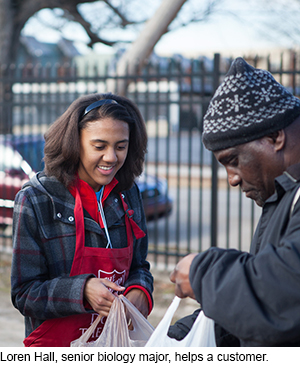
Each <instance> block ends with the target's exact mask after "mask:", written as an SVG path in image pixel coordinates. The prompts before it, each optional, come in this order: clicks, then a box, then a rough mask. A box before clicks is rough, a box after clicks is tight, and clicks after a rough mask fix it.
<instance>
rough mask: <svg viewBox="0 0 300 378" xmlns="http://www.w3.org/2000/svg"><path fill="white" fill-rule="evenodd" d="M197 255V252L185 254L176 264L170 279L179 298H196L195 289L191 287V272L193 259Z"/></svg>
mask: <svg viewBox="0 0 300 378" xmlns="http://www.w3.org/2000/svg"><path fill="white" fill-rule="evenodd" d="M196 256H197V253H191V254H189V255H187V256H185V257H184V258H183V259H182V260H181V261H179V263H178V264H177V265H176V266H175V268H174V270H173V272H172V273H171V275H170V280H171V282H173V283H174V284H175V285H176V286H175V295H177V296H178V297H179V298H186V297H190V298H193V299H195V295H194V292H193V289H192V288H191V284H190V280H189V273H190V267H191V264H192V261H193V260H194V258H195V257H196Z"/></svg>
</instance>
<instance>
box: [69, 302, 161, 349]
mask: <svg viewBox="0 0 300 378" xmlns="http://www.w3.org/2000/svg"><path fill="white" fill-rule="evenodd" d="M124 306H125V307H126V310H127V313H128V316H129V318H130V319H131V321H132V326H133V330H129V329H128V324H127V320H126V315H125V309H124ZM100 320H101V316H100V315H99V316H98V317H97V318H96V320H95V321H94V322H93V324H92V325H91V326H90V327H89V328H88V329H87V330H86V332H85V333H84V334H83V335H82V336H81V337H80V338H79V339H77V340H74V341H72V342H71V347H143V346H144V345H145V344H146V342H147V341H148V339H149V337H150V336H151V334H152V333H153V331H154V328H153V327H152V325H151V324H150V323H149V322H148V321H147V319H146V318H145V317H144V316H143V315H142V314H141V313H140V312H139V311H138V309H137V308H136V307H135V306H134V305H133V304H132V303H131V302H130V301H129V300H128V299H127V298H126V297H123V296H121V297H116V298H115V300H114V301H113V304H112V306H111V309H110V311H109V314H108V317H107V319H106V322H105V325H104V328H103V331H102V333H101V335H100V336H99V338H98V339H97V340H95V341H93V342H88V340H89V338H90V337H91V335H92V333H93V332H94V330H95V329H96V327H97V325H98V323H99V321H100Z"/></svg>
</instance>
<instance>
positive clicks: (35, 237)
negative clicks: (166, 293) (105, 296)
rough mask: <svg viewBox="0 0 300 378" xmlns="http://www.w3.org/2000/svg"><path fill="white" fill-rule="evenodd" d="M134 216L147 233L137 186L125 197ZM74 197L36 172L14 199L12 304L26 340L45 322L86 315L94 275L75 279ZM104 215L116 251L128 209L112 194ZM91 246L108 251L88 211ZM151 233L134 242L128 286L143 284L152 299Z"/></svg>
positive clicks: (124, 241)
mask: <svg viewBox="0 0 300 378" xmlns="http://www.w3.org/2000/svg"><path fill="white" fill-rule="evenodd" d="M123 194H124V195H125V201H126V203H127V204H128V206H129V208H131V209H133V210H134V215H133V218H134V220H135V222H136V223H137V224H138V225H139V226H140V228H141V229H142V230H144V231H145V232H146V221H145V216H144V212H143V206H142V200H141V195H140V192H139V190H138V188H137V186H136V185H134V186H133V188H131V189H130V190H128V191H125V192H124V193H123ZM74 205H75V199H74V197H73V196H72V195H71V193H70V192H69V191H68V190H67V189H66V188H65V187H64V186H63V185H62V184H61V183H60V182H59V181H57V180H56V179H55V178H53V177H50V178H49V177H47V176H46V175H45V174H44V173H39V174H37V175H36V176H35V177H34V178H33V179H31V180H30V181H29V182H28V183H27V184H25V185H24V187H23V188H22V190H21V191H20V192H19V193H18V194H17V196H16V198H15V206H14V216H13V260H12V276H11V285H12V292H11V294H12V302H13V304H14V306H15V307H16V308H17V309H18V310H19V311H20V312H21V313H22V314H23V315H24V316H25V333H26V337H27V336H28V335H29V334H30V333H31V332H32V331H33V330H34V329H36V328H37V327H38V326H39V325H40V324H42V322H43V321H44V320H46V319H51V318H58V317H63V316H69V315H74V314H81V313H86V312H87V310H86V308H85V307H84V299H83V291H84V286H85V282H86V280H87V279H88V278H89V277H90V276H91V275H89V274H83V275H78V276H74V277H70V276H69V274H70V271H71V266H72V262H73V257H74V253H75V245H76V234H75V220H74ZM104 211H105V216H106V221H107V225H108V228H109V233H110V237H111V240H112V241H113V245H114V248H122V247H126V245H127V237H126V229H125V221H124V210H123V207H122V204H121V201H120V197H119V196H118V194H117V193H114V192H111V193H110V194H109V196H108V198H107V199H106V201H105V204H104ZM84 221H85V233H86V235H85V239H86V242H85V243H86V246H89V247H105V245H106V238H105V234H104V232H103V230H102V229H101V228H100V226H99V224H98V223H96V222H95V221H94V220H93V219H92V218H91V216H90V215H89V214H88V213H87V212H84ZM147 245H148V238H147V235H146V236H145V237H144V238H142V239H139V240H136V239H135V238H134V245H133V260H132V264H131V269H130V273H129V277H128V280H127V282H126V283H125V287H126V288H129V287H130V286H135V285H138V286H142V287H143V288H145V289H146V290H147V292H148V293H149V295H150V298H152V291H153V278H152V275H151V273H150V272H149V267H150V265H149V263H148V262H147V261H146V257H147Z"/></svg>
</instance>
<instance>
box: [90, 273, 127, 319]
mask: <svg viewBox="0 0 300 378" xmlns="http://www.w3.org/2000/svg"><path fill="white" fill-rule="evenodd" d="M124 289H125V288H124V287H122V286H119V285H117V284H116V283H114V282H111V281H109V280H107V279H102V278H90V279H89V280H88V281H87V282H86V285H85V289H84V297H85V299H86V300H87V301H88V302H89V304H90V305H91V306H92V308H93V310H94V311H95V312H97V313H98V314H99V315H101V316H107V315H108V313H109V310H110V308H111V305H112V303H113V301H114V299H115V295H114V294H113V293H112V291H123V290H124Z"/></svg>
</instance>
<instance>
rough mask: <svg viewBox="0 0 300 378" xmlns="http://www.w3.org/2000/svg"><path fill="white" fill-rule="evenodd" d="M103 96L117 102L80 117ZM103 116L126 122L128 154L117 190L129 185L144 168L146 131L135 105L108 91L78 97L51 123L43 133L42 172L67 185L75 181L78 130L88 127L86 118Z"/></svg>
mask: <svg viewBox="0 0 300 378" xmlns="http://www.w3.org/2000/svg"><path fill="white" fill-rule="evenodd" d="M103 99H111V100H115V101H116V102H117V104H115V103H110V104H104V105H102V106H100V107H97V108H95V109H93V110H91V111H90V112H88V113H87V114H86V115H85V116H84V117H83V114H84V111H85V109H86V108H87V107H88V106H89V105H91V104H92V103H94V102H96V101H99V100H103ZM105 118H112V119H115V120H120V121H124V122H126V123H127V124H128V125H129V148H128V154H127V157H126V160H125V162H124V165H123V166H122V167H121V168H120V170H119V171H118V172H117V174H116V179H117V180H118V181H119V185H118V186H117V189H118V190H119V191H122V190H127V189H130V188H131V187H132V185H133V182H134V180H135V178H137V177H138V176H140V175H141V173H142V171H143V166H144V159H145V153H146V152H147V141H148V140H147V132H146V127H145V122H144V120H143V117H142V115H141V113H140V111H139V109H138V107H137V106H136V105H135V104H134V103H133V102H132V101H130V100H129V99H127V98H126V97H122V96H117V95H113V94H111V93H105V94H92V95H86V96H82V97H79V98H78V99H77V100H75V101H74V102H73V103H72V104H71V105H70V106H69V108H68V109H67V110H66V111H65V113H64V114H62V115H61V116H60V117H59V118H58V119H57V120H56V121H55V122H54V123H53V124H52V125H51V127H50V128H49V130H48V131H47V132H46V134H45V148H44V162H45V173H46V174H47V175H48V176H54V177H56V178H57V179H58V180H59V181H60V182H62V183H63V184H64V186H65V187H67V188H68V187H69V186H70V185H72V184H74V183H75V181H76V173H77V171H78V167H79V160H80V130H82V129H84V128H85V127H87V123H88V122H93V121H97V120H101V119H105Z"/></svg>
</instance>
